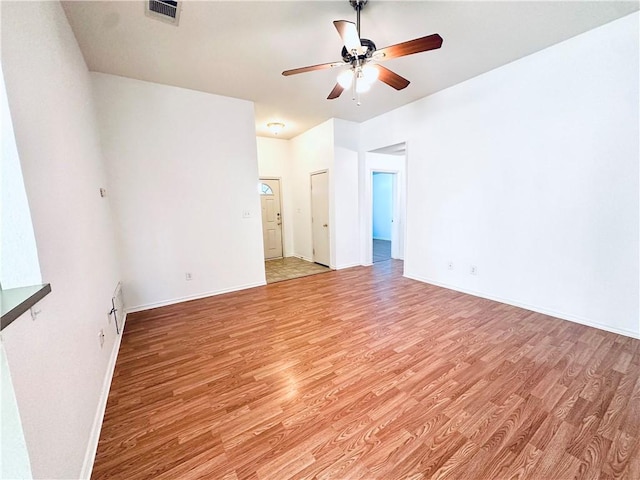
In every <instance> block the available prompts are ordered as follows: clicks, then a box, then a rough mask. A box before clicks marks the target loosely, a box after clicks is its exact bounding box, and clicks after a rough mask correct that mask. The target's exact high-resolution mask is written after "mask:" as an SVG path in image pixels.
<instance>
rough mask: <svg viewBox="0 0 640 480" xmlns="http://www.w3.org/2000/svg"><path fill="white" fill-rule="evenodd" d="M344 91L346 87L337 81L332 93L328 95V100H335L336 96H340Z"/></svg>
mask: <svg viewBox="0 0 640 480" xmlns="http://www.w3.org/2000/svg"><path fill="white" fill-rule="evenodd" d="M343 91H344V88H343V87H342V85H340V84H339V83H336V86H335V87H333V90H331V93H330V94H329V96H328V97H327V100H333V99H334V98H338V97H339V96H340V94H341V93H342V92H343Z"/></svg>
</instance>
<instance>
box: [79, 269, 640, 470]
mask: <svg viewBox="0 0 640 480" xmlns="http://www.w3.org/2000/svg"><path fill="white" fill-rule="evenodd" d="M401 271H402V263H401V262H398V261H396V260H392V261H388V262H382V263H379V264H376V265H374V266H373V267H368V268H365V267H358V268H353V269H348V270H342V271H337V272H336V271H334V272H330V273H326V274H323V275H315V276H312V277H305V278H301V279H296V280H290V281H286V282H280V283H275V284H271V285H267V286H265V287H259V288H254V289H251V290H245V291H242V292H236V293H230V294H226V295H221V296H217V297H211V298H208V299H203V300H196V301H192V302H188V303H183V304H180V305H174V306H170V307H164V308H160V309H155V310H150V311H147V312H141V313H137V314H134V315H130V317H129V318H128V320H127V325H126V330H125V333H124V337H123V340H122V347H121V350H120V354H119V357H118V362H117V365H116V370H115V376H114V379H113V384H112V387H111V392H110V394H109V400H108V405H107V410H106V415H105V419H104V424H103V428H102V433H101V437H100V443H99V446H98V453H97V456H96V461H95V466H94V470H93V475H92V478H93V479H106V478H109V479H128V480H134V479H194V478H207V479H287V478H300V479H302V478H309V479H311V478H317V479H328V478H334V479H359V478H362V479H401V478H402V479H466V480H479V479H541V480H547V479H548V480H563V479H573V478H579V479H618V478H625V479H628V480H637V479H640V445H639V438H640V382H639V381H638V378H639V376H640V341H639V340H634V339H631V338H628V337H624V336H620V335H615V334H611V333H607V332H603V331H599V330H596V329H593V328H588V327H584V326H581V325H577V324H574V323H571V322H567V321H562V320H558V319H554V318H551V317H548V316H545V315H541V314H537V313H532V312H529V311H526V310H522V309H519V308H515V307H511V306H508V305H503V304H500V303H496V302H492V301H489V300H484V299H480V298H476V297H472V296H469V295H465V294H462V293H458V292H454V291H451V290H446V289H443V288H438V287H434V286H430V285H426V284H423V283H420V282H416V281H412V280H409V279H406V278H403V277H402V275H401Z"/></svg>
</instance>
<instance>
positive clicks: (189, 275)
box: [184, 272, 193, 282]
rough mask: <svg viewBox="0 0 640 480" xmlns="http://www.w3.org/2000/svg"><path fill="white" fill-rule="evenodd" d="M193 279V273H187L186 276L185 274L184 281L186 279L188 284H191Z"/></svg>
mask: <svg viewBox="0 0 640 480" xmlns="http://www.w3.org/2000/svg"><path fill="white" fill-rule="evenodd" d="M192 278H193V277H192V276H191V272H187V273H185V274H184V279H185V280H186V281H187V282H190V281H191V279H192Z"/></svg>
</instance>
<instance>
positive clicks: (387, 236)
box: [371, 172, 396, 263]
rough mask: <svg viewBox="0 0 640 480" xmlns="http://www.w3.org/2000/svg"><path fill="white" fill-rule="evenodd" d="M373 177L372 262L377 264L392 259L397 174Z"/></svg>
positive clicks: (381, 174)
mask: <svg viewBox="0 0 640 480" xmlns="http://www.w3.org/2000/svg"><path fill="white" fill-rule="evenodd" d="M372 176H373V177H372V180H371V193H372V196H373V201H372V203H373V208H372V213H373V215H372V226H373V228H372V251H373V258H372V260H373V263H376V262H383V261H385V260H389V259H391V245H392V234H391V231H392V229H393V214H394V212H393V198H394V189H395V181H396V174H395V173H387V172H373V173H372Z"/></svg>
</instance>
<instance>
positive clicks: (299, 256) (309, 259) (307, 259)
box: [291, 253, 313, 263]
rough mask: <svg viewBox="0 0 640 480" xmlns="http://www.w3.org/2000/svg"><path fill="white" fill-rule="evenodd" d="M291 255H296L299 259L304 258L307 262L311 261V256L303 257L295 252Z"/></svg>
mask: <svg viewBox="0 0 640 480" xmlns="http://www.w3.org/2000/svg"><path fill="white" fill-rule="evenodd" d="M291 256H292V257H296V258H299V259H300V260H305V261H307V262H311V263H313V258H309V257H305V256H304V255H298V254H297V253H294V254H293V255H291Z"/></svg>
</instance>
